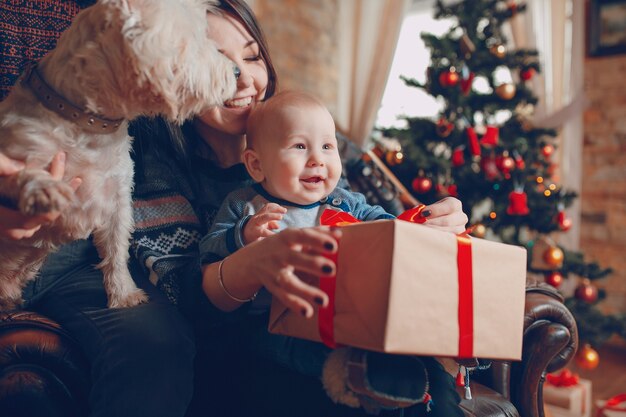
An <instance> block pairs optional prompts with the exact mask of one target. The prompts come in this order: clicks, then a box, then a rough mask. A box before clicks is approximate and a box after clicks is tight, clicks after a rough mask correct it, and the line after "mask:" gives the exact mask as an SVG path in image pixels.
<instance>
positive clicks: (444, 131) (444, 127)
mask: <svg viewBox="0 0 626 417" xmlns="http://www.w3.org/2000/svg"><path fill="white" fill-rule="evenodd" d="M435 130H436V131H437V135H439V136H440V137H442V138H446V137H448V136H450V133H452V131H453V130H454V123H452V122H449V121H447V120H446V119H445V118H443V117H442V118H441V119H439V120H438V121H437V127H436V128H435Z"/></svg>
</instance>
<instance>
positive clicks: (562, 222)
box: [556, 210, 572, 232]
mask: <svg viewBox="0 0 626 417" xmlns="http://www.w3.org/2000/svg"><path fill="white" fill-rule="evenodd" d="M556 221H557V223H558V225H559V229H561V230H562V231H564V232H567V231H568V230H569V229H570V228H571V227H572V219H570V218H569V217H567V214H566V213H565V211H564V210H560V211H559V213H558V214H557V215H556Z"/></svg>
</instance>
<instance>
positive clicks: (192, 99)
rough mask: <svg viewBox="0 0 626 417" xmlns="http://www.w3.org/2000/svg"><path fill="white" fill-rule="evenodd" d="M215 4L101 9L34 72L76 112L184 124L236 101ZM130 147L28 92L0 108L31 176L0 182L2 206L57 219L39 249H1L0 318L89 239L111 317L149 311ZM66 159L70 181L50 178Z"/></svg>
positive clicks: (85, 17) (123, 138) (37, 238)
mask: <svg viewBox="0 0 626 417" xmlns="http://www.w3.org/2000/svg"><path fill="white" fill-rule="evenodd" d="M215 3H216V2H215V1H214V0H100V1H98V2H97V3H96V4H95V5H93V6H91V7H89V8H87V9H85V10H83V11H82V12H80V13H79V14H78V15H77V16H76V18H75V20H74V22H73V24H72V25H71V26H70V28H69V29H68V30H67V31H66V32H65V33H64V34H63V35H62V36H61V38H60V39H59V42H58V44H57V47H56V48H55V49H54V50H53V51H51V52H50V53H49V54H48V55H46V56H45V57H44V58H43V59H42V60H41V62H40V63H39V66H38V70H39V73H40V74H41V76H42V78H43V79H44V80H45V81H46V82H47V84H48V85H50V86H51V87H52V88H53V89H54V90H55V91H56V92H58V93H59V94H60V95H62V96H63V97H64V98H65V99H66V100H68V101H69V102H70V103H73V104H74V105H77V106H80V107H83V108H84V109H86V110H87V111H89V112H91V113H93V114H97V115H99V116H101V117H103V118H106V119H119V118H124V119H125V120H130V119H133V118H135V117H137V116H139V115H163V116H165V117H166V118H168V119H170V120H173V121H177V122H181V121H183V120H184V119H186V118H189V117H191V116H192V115H194V114H197V113H198V112H200V111H202V110H203V109H205V108H207V107H209V106H212V105H220V104H222V103H223V102H224V100H226V99H228V98H230V97H232V95H233V94H234V93H235V90H236V79H235V74H234V64H233V63H232V62H231V61H229V60H228V59H227V58H225V57H224V56H223V55H222V54H220V53H219V52H218V51H217V49H216V48H215V46H214V45H213V43H212V42H211V41H210V40H209V38H208V36H207V30H208V27H207V19H206V12H207V11H208V10H210V9H211V8H214V7H215ZM130 146H131V139H130V138H129V136H128V134H127V123H126V122H124V123H122V125H121V127H120V128H119V130H117V131H116V132H114V133H111V134H94V133H88V132H86V131H85V130H83V129H82V128H81V127H79V126H78V125H76V124H74V123H73V122H71V121H68V120H66V119H64V118H62V117H60V116H59V115H57V114H56V113H55V112H52V111H50V110H48V109H46V108H45V107H44V106H43V105H42V104H41V103H40V102H39V101H38V100H37V98H36V96H35V95H34V94H33V92H32V91H31V89H30V88H29V87H28V86H26V85H22V84H21V83H18V85H16V86H15V87H14V88H13V90H12V92H11V94H10V95H9V96H8V97H7V99H6V100H5V101H4V102H2V103H0V152H1V153H3V154H5V155H7V156H9V157H11V158H13V159H16V160H22V161H26V166H27V168H26V169H25V170H23V171H22V172H21V173H19V174H18V175H14V176H11V177H0V197H1V198H2V200H3V201H5V202H6V201H9V202H10V203H11V204H13V205H14V207H16V208H19V210H20V211H22V212H23V213H26V214H38V213H45V212H48V211H51V210H58V211H60V212H61V215H60V217H59V218H58V219H57V220H56V221H54V222H53V223H52V224H49V225H45V226H44V227H42V228H41V229H40V230H39V231H38V232H37V233H36V234H35V235H34V236H33V237H32V238H28V239H23V240H11V239H8V238H0V311H3V310H9V309H13V308H16V307H17V306H19V304H20V303H21V301H22V299H21V292H22V289H23V287H24V285H25V284H26V282H27V281H28V280H29V279H32V278H33V277H34V276H35V275H36V273H37V270H38V269H39V268H40V266H41V264H42V263H43V261H44V259H45V257H46V256H47V254H49V253H50V252H51V251H53V250H54V249H55V248H57V247H58V246H59V245H61V244H63V243H66V242H68V241H71V240H75V239H82V238H87V237H88V236H89V235H90V234H91V233H92V232H93V238H94V243H95V245H96V247H97V249H98V252H99V254H100V256H101V258H102V262H101V263H100V264H99V265H98V267H99V268H100V269H101V270H102V272H103V275H104V285H105V288H106V291H107V295H108V298H109V306H110V307H128V306H133V305H136V304H138V303H141V302H144V301H145V300H146V295H145V293H144V292H143V291H141V290H140V289H138V288H137V287H136V286H135V284H134V282H133V280H132V278H131V276H130V274H129V272H128V269H127V261H128V249H129V239H130V234H131V232H132V228H133V216H132V207H131V190H132V176H133V166H132V161H131V158H130V154H129V151H130ZM59 151H64V152H65V153H66V168H65V178H64V180H63V181H55V180H54V179H53V178H52V177H51V175H50V174H49V172H48V169H49V164H50V162H51V160H52V158H53V157H54V155H55V154H57V153H58V152H59ZM75 177H79V178H81V179H82V185H81V186H80V187H79V188H78V190H77V191H76V193H75V194H74V193H73V190H72V189H71V187H70V186H69V185H68V181H69V180H70V179H72V178H75Z"/></svg>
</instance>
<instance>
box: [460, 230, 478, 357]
mask: <svg viewBox="0 0 626 417" xmlns="http://www.w3.org/2000/svg"><path fill="white" fill-rule="evenodd" d="M456 243H457V255H456V263H457V270H458V279H459V309H458V315H459V317H458V320H459V357H460V358H473V357H474V295H473V288H474V285H473V274H472V241H471V239H470V237H469V236H468V235H466V234H460V235H457V236H456Z"/></svg>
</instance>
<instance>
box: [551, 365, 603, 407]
mask: <svg viewBox="0 0 626 417" xmlns="http://www.w3.org/2000/svg"><path fill="white" fill-rule="evenodd" d="M543 401H544V403H545V404H546V405H547V406H549V407H550V410H551V411H552V413H553V414H555V415H557V414H559V415H564V416H572V417H574V416H576V417H589V416H591V408H592V404H591V381H588V380H586V379H582V378H579V377H578V375H576V374H572V373H571V372H570V371H568V370H564V371H562V372H561V373H560V374H558V375H548V377H547V379H546V383H545V384H544V385H543Z"/></svg>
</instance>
